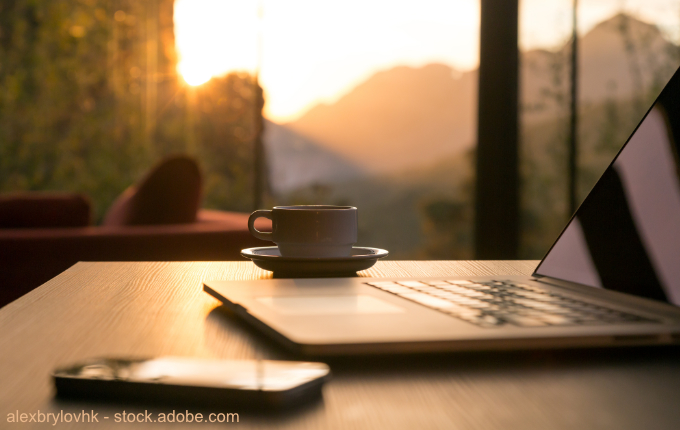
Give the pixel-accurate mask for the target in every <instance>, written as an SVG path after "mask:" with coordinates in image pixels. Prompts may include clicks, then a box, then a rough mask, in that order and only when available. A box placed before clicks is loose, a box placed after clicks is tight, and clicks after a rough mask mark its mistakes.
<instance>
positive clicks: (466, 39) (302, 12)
mask: <svg viewBox="0 0 680 430" xmlns="http://www.w3.org/2000/svg"><path fill="white" fill-rule="evenodd" d="M571 3H572V1H571V0H520V9H521V10H520V47H521V48H522V49H530V48H536V47H543V48H552V47H555V46H558V45H561V44H562V43H564V42H565V41H566V40H568V37H569V33H570V31H571V30H570V25H571V24H570V23H571ZM258 5H261V6H262V7H261V9H260V8H259V7H258ZM579 5H580V7H579V17H580V19H579V27H580V32H581V33H584V32H586V31H588V30H590V29H591V28H592V27H593V26H594V25H595V24H597V23H598V22H600V21H602V20H604V19H606V18H609V17H610V16H612V15H614V14H615V13H616V12H618V11H620V10H621V9H622V8H623V10H625V11H627V12H629V13H633V14H635V15H637V16H638V17H640V18H641V19H643V20H646V21H648V22H653V23H656V24H657V25H659V27H660V28H661V29H662V30H664V31H665V32H666V33H667V34H668V35H669V37H670V38H671V39H672V40H674V41H678V39H680V4H678V1H677V0H627V1H626V0H580V2H579ZM258 11H259V12H258ZM259 15H261V19H258V16H259ZM175 29H176V38H177V46H178V48H179V53H180V65H179V70H180V72H181V73H182V75H183V76H184V78H185V80H186V81H187V82H188V83H189V84H192V85H197V84H200V83H202V82H205V81H207V80H208V79H210V77H211V76H219V75H223V74H225V73H227V72H228V71H231V70H247V71H252V70H254V69H255V68H256V65H257V63H258V51H260V52H261V63H260V70H261V74H260V82H261V84H262V86H263V87H264V89H265V95H266V106H265V115H266V116H267V117H268V118H269V119H271V120H274V121H276V122H286V121H290V120H294V119H295V118H297V117H299V116H300V115H302V114H303V113H304V112H305V111H306V110H307V109H309V108H311V107H312V106H313V105H315V104H317V103H319V102H325V103H332V102H333V101H335V100H337V99H338V98H339V97H341V96H342V95H343V94H345V93H347V92H348V91H350V90H351V89H352V88H353V87H355V86H356V85H357V84H359V83H361V82H362V81H364V80H365V79H367V78H368V77H370V76H371V75H373V74H374V73H375V72H377V71H379V70H384V69H388V68H391V67H394V66H397V65H409V66H416V67H417V66H422V65H425V64H428V63H433V62H439V63H445V64H448V65H450V66H452V67H454V68H456V69H458V70H469V69H472V68H475V67H477V63H478V49H479V0H420V1H418V2H415V1H412V0H410V1H399V0H343V1H342V2H339V1H334V2H330V1H319V0H176V2H175ZM258 34H259V35H260V36H258ZM258 46H260V47H261V49H259V48H258Z"/></svg>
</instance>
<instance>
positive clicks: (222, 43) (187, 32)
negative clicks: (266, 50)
mask: <svg viewBox="0 0 680 430" xmlns="http://www.w3.org/2000/svg"><path fill="white" fill-rule="evenodd" d="M256 6H257V3H256V0H240V1H236V0H176V1H175V13H174V15H175V16H174V20H175V38H176V45H177V50H178V54H179V58H180V62H179V64H178V66H177V69H178V71H179V73H180V74H181V75H182V77H183V78H184V80H185V81H186V82H187V83H188V84H189V85H193V86H195V85H201V84H203V83H205V82H207V81H208V80H210V78H212V77H213V76H220V75H224V74H225V73H227V72H230V71H249V72H252V71H253V70H254V68H255V61H256V56H257V51H256V48H257V46H256V41H257V8H256Z"/></svg>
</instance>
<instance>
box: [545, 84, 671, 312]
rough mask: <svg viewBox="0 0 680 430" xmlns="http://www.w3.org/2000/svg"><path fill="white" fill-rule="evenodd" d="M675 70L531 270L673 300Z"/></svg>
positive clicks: (639, 294)
mask: <svg viewBox="0 0 680 430" xmlns="http://www.w3.org/2000/svg"><path fill="white" fill-rule="evenodd" d="M678 145H680V72H677V71H676V73H675V75H674V76H673V78H671V81H670V82H669V83H668V85H666V88H664V90H663V91H662V92H661V94H660V95H659V97H658V98H657V100H656V102H655V103H654V105H653V106H652V108H651V109H650V110H649V111H648V112H647V115H645V117H644V118H643V120H642V122H641V123H640V124H639V125H638V127H637V129H636V130H635V131H634V132H633V134H632V135H631V137H630V138H629V139H628V141H627V142H626V144H625V145H624V147H623V148H622V149H621V151H620V152H619V154H618V155H617V156H616V158H615V159H614V161H613V162H612V164H611V165H610V166H609V167H608V168H607V170H606V171H605V172H604V174H603V175H602V177H601V178H600V180H599V181H598V182H597V184H596V185H595V187H594V188H593V189H592V191H591V192H590V194H589V195H588V197H586V199H585V200H584V202H583V203H582V204H581V206H580V207H579V209H578V210H577V211H576V214H575V215H574V217H573V218H572V219H571V221H569V224H567V227H566V228H565V229H564V231H562V234H561V235H560V237H559V238H558V239H557V241H556V242H555V244H554V245H553V246H552V248H551V249H550V251H548V254H547V255H546V256H545V257H544V259H543V261H541V264H540V265H539V266H538V268H537V269H536V272H535V273H534V274H535V275H542V276H550V277H552V278H557V279H562V280H566V281H571V282H577V283H579V284H584V285H589V286H592V287H600V288H606V289H611V290H616V291H621V292H624V293H629V294H634V295H637V296H642V297H647V298H651V299H657V300H662V301H666V302H669V303H673V304H675V305H680V174H679V172H680V160H679V159H678V153H679V152H680V148H679V146H678Z"/></svg>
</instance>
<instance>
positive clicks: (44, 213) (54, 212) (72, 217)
mask: <svg viewBox="0 0 680 430" xmlns="http://www.w3.org/2000/svg"><path fill="white" fill-rule="evenodd" d="M91 218H92V208H91V204H90V200H89V198H88V197H87V196H84V195H82V194H71V193H51V192H24V193H12V194H5V195H0V228H51V227H85V226H87V225H89V224H90V220H91Z"/></svg>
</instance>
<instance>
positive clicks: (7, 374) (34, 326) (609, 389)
mask: <svg viewBox="0 0 680 430" xmlns="http://www.w3.org/2000/svg"><path fill="white" fill-rule="evenodd" d="M536 264H537V262H536V261H513V262H507V261H506V262H500V261H457V262H451V261H419V262H407V261H382V262H379V263H378V264H377V265H376V266H375V267H374V268H372V269H370V270H367V271H364V272H361V273H360V275H361V276H377V277H380V276H385V277H387V276H389V277H395V276H428V275H429V276H446V275H451V276H454V275H465V276H473V275H489V274H499V275H511V274H530V273H531V272H532V270H533V269H534V267H535V266H536ZM270 275H271V274H270V273H269V272H265V271H262V270H260V269H257V268H256V267H255V266H254V265H253V264H252V263H250V262H139V263H129V262H120V263H118V262H107V263H78V264H77V265H75V266H73V267H71V268H70V269H68V270H67V271H65V272H64V273H62V274H61V275H59V276H58V277H56V278H54V279H52V280H51V281H49V282H48V283H46V284H45V285H43V286H42V287H40V288H38V289H37V290H34V291H33V292H31V293H29V294H28V295H26V296H24V297H22V298H21V299H19V300H17V301H15V302H13V303H11V304H9V305H7V306H6V307H4V308H2V309H0V429H5V428H21V429H31V428H47V427H50V428H78V429H79V428H92V429H95V428H96V429H108V428H112V429H113V428H158V429H160V428H167V427H171V428H177V429H183V428H198V427H201V428H213V427H215V428H218V427H219V428H223V427H225V425H226V424H215V425H212V424H205V423H203V424H196V423H193V424H186V423H184V424H177V423H176V424H174V425H164V424H159V423H147V424H130V423H115V422H113V419H112V418H113V414H114V413H116V412H120V411H121V410H122V409H124V408H123V407H120V406H115V405H104V404H95V403H83V402H65V401H57V400H55V399H54V397H53V388H52V382H51V380H50V378H49V374H50V371H51V370H52V369H53V368H55V367H57V366H59V365H64V364H68V363H71V362H74V361H79V360H82V359H85V358H90V357H98V356H158V355H179V356H192V357H206V358H235V359H247V358H271V359H291V358H294V357H291V356H290V355H289V354H288V353H287V352H285V351H283V350H282V349H280V348H279V347H277V346H276V345H273V344H272V343H270V342H269V341H268V340H267V339H265V338H263V337H261V336H260V335H258V334H256V333H255V332H253V331H252V330H251V329H249V328H248V327H247V326H245V325H244V324H242V323H241V322H239V321H238V320H235V319H234V318H232V317H231V316H230V315H228V313H227V312H226V311H225V310H223V309H222V308H221V307H220V303H219V302H218V301H216V300H215V299H213V298H211V297H210V296H208V295H207V294H205V293H203V292H202V282H203V281H206V280H215V279H223V280H236V279H262V278H268V277H270ZM0 282H1V281H0ZM329 364H330V365H331V368H332V370H333V373H334V378H333V379H332V380H331V381H330V382H329V383H328V384H327V385H326V387H325V388H324V396H323V399H322V400H321V401H318V402H315V403H312V404H310V405H307V406H305V407H302V408H298V409H294V410H290V411H287V412H284V413H278V414H263V413H255V412H247V411H239V410H237V409H235V408H233V407H230V406H229V405H225V408H224V409H223V410H219V411H216V412H224V413H227V412H236V413H239V423H238V424H229V425H228V426H232V427H233V426H236V427H239V428H285V429H326V428H327V429H347V428H367V429H369V428H371V429H373V428H375V429H389V428H405V429H416V428H417V429H574V428H578V429H589V428H593V429H616V430H620V429H629V428H630V429H666V428H668V429H671V428H673V429H677V428H680V352H679V351H678V349H677V348H651V349H650V348H645V349H616V350H578V351H552V352H550V351H543V352H531V351H525V352H514V353H507V352H504V353H500V352H496V353H485V354H472V353H466V354H439V355H414V356H386V357H374V358H355V359H343V360H336V361H331V362H329ZM83 409H85V410H87V411H90V410H94V411H95V412H98V414H99V415H98V418H99V421H100V422H99V423H91V424H87V423H75V422H71V423H60V424H58V425H57V426H52V424H51V423H50V424H45V423H43V424H40V423H30V422H28V423H18V424H11V423H8V422H7V419H8V414H11V413H15V412H16V411H18V412H19V413H27V414H31V413H37V412H38V411H40V412H41V413H59V411H61V410H64V411H65V412H68V411H72V412H76V411H81V410H83ZM128 409H129V408H128ZM186 409H189V410H191V408H186ZM156 411H160V412H170V411H164V410H163V409H162V408H157V409H156ZM104 416H111V418H110V419H109V420H104V419H103V417H104Z"/></svg>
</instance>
